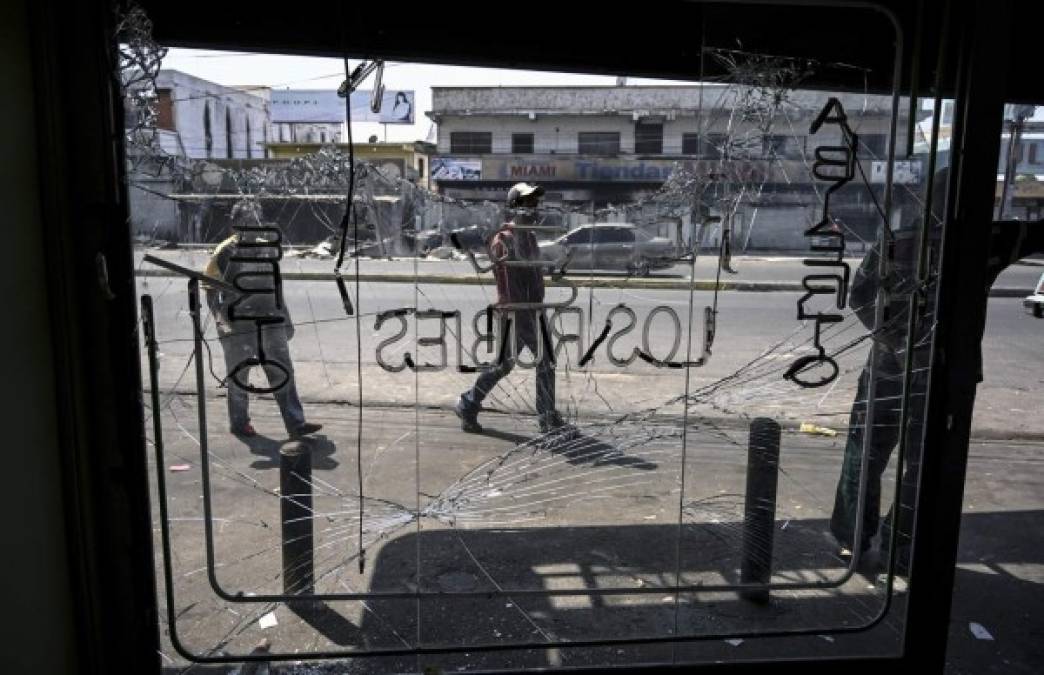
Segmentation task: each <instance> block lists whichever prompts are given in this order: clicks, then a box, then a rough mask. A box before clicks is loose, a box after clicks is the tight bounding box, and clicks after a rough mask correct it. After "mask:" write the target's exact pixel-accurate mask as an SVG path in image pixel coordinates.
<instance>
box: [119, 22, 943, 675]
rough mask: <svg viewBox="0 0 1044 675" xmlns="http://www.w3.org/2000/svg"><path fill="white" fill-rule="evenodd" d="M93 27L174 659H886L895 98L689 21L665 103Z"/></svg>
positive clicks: (905, 222)
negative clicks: (106, 82) (115, 104)
mask: <svg viewBox="0 0 1044 675" xmlns="http://www.w3.org/2000/svg"><path fill="white" fill-rule="evenodd" d="M869 16H871V17H873V18H868V21H871V22H872V23H873V25H874V26H884V25H887V24H884V23H882V21H881V19H880V17H879V16H878V15H876V14H874V15H869ZM122 28H123V29H122V32H121V39H122V40H123V43H122V44H121V55H122V57H123V58H122V60H121V71H120V74H121V76H122V82H123V84H124V88H125V92H126V99H125V100H126V110H127V115H126V119H127V129H126V153H127V163H128V181H129V188H130V192H131V198H132V219H131V220H132V226H133V228H134V232H135V236H136V243H137V250H136V253H135V254H136V256H137V261H138V263H139V264H138V287H139V291H140V294H141V296H142V321H143V323H144V328H145V330H144V331H143V333H144V335H145V336H146V339H145V340H144V342H143V349H142V363H143V367H144V368H145V370H146V371H147V372H149V373H150V375H151V376H152V377H151V378H150V381H149V382H148V383H147V384H146V389H145V391H144V396H143V400H144V401H145V402H146V405H147V406H148V408H149V409H148V411H147V413H148V415H147V416H148V417H149V420H148V427H147V428H148V429H149V437H150V452H151V453H152V455H153V456H152V457H151V458H150V459H152V460H153V461H154V473H153V476H152V478H153V484H154V486H155V488H154V489H155V491H156V494H155V499H156V500H157V507H159V506H162V509H161V508H157V509H156V510H155V512H154V513H155V517H156V519H157V520H156V527H157V532H158V535H157V542H156V545H157V560H158V561H160V562H159V564H158V567H157V582H158V584H159V586H160V588H161V590H162V591H163V594H162V597H163V601H164V603H166V604H167V605H168V606H167V607H165V611H167V612H168V613H166V614H165V629H166V630H165V639H166V640H167V647H168V650H167V651H165V656H167V657H168V658H170V659H171V661H172V662H174V663H177V664H183V665H185V666H187V665H188V662H189V661H208V660H209V661H212V662H213V661H216V662H229V663H232V662H237V661H239V660H243V659H246V660H253V661H275V662H279V661H298V660H304V659H310V658H311V659H317V660H324V659H334V658H352V659H354V660H356V662H357V664H358V666H359V667H360V668H370V669H374V670H375V671H376V670H384V669H388V668H393V669H397V670H411V669H412V670H423V669H425V668H428V667H439V668H450V667H452V668H463V669H480V668H500V667H514V668H521V667H547V666H567V665H591V664H600V663H610V662H611V663H650V662H670V661H684V662H689V661H691V662H703V661H712V660H721V659H727V658H750V654H746V653H744V652H743V651H742V646H743V645H744V643H750V642H755V643H757V642H761V643H763V646H759V647H758V648H757V649H758V654H764V655H765V656H766V657H771V656H773V655H782V654H784V653H785V654H786V655H788V656H795V655H801V656H816V655H820V654H825V653H826V652H827V649H828V646H829V643H831V642H835V641H836V642H838V643H840V644H841V646H843V647H844V649H845V651H846V653H851V654H856V653H867V652H873V653H878V654H880V653H894V652H896V651H897V650H898V649H899V641H900V635H901V634H902V626H903V622H904V609H903V605H904V602H905V593H906V586H905V575H906V572H905V568H904V565H905V564H906V562H907V558H906V557H905V556H907V555H908V551H909V537H910V536H911V534H912V532H911V524H910V523H911V520H910V515H911V509H912V504H911V501H910V499H911V495H912V494H913V491H914V490H915V488H916V478H917V476H916V467H917V464H918V458H919V455H920V452H919V446H920V440H921V419H922V418H923V415H922V411H923V404H924V387H925V382H926V377H925V376H926V371H927V368H928V365H929V363H928V354H929V350H930V344H931V338H932V327H933V325H934V314H933V311H934V310H933V307H934V283H933V282H934V278H935V265H936V264H937V261H938V256H937V254H936V253H935V252H934V251H935V249H936V248H937V245H938V239H939V237H938V233H939V231H940V228H939V227H938V224H939V222H940V220H939V219H940V217H941V213H942V212H941V208H942V204H943V203H944V198H945V195H944V194H943V190H942V186H943V185H944V182H943V180H942V178H943V177H944V176H945V157H938V158H935V159H932V158H933V157H934V155H933V152H934V148H935V146H936V143H934V142H930V141H925V142H923V143H922V142H921V141H920V140H918V141H917V142H915V143H913V144H908V143H907V139H906V138H905V134H906V129H907V128H908V125H907V122H908V116H909V115H910V114H914V115H915V116H916V117H917V119H916V120H915V121H914V122H915V126H914V128H915V129H917V130H919V131H921V132H924V133H927V135H929V136H932V133H931V129H932V120H933V119H934V117H933V109H932V106H931V103H932V102H931V101H924V102H920V103H927V104H928V105H914V106H910V105H909V102H908V101H906V100H904V99H901V98H898V97H896V96H892V95H887V94H882V93H871V92H868V91H865V90H863V91H846V92H830V91H821V90H813V89H811V88H808V87H807V82H808V81H809V79H810V78H812V77H813V76H816V77H824V78H827V75H829V74H830V73H834V72H838V73H843V74H844V75H845V77H848V78H849V79H851V78H852V73H855V74H856V75H855V77H856V79H858V78H859V77H860V76H861V75H862V74H864V73H865V71H863V70H861V68H860V66H859V65H858V64H836V63H821V62H818V61H814V60H810V59H807V58H802V57H799V56H786V55H774V54H772V55H770V54H761V53H756V52H752V51H747V50H745V49H744V48H743V45H742V44H741V42H740V41H739V40H738V37H736V36H733V34H732V33H731V32H730V31H729V30H728V28H727V27H725V26H722V27H720V28H721V31H720V32H719V33H716V35H717V37H716V38H715V39H713V40H710V39H708V40H705V45H706V47H705V48H704V52H703V56H702V60H703V63H704V68H705V71H706V73H707V75H706V76H702V75H703V74H702V73H698V74H696V75H695V76H694V77H695V79H694V81H692V82H670V83H667V82H658V81H649V80H640V79H632V80H628V79H627V78H619V79H617V80H616V81H615V83H614V81H613V80H612V78H605V77H602V76H593V75H563V74H553V73H534V72H523V71H493V70H488V69H478V68H464V67H456V68H449V69H447V67H443V66H439V67H437V68H436V67H434V66H427V65H424V64H410V63H385V62H383V61H363V62H360V61H358V60H356V59H348V58H345V59H318V58H316V59H306V58H303V57H295V58H290V57H279V56H274V55H264V54H252V53H242V52H235V53H231V52H229V53H223V52H214V51H210V52H204V51H194V50H179V49H171V50H167V49H165V48H163V47H162V46H160V45H157V44H155V43H154V42H153V41H152V39H151V32H150V25H149V23H148V19H147V17H146V16H145V15H144V14H143V13H141V12H140V11H138V10H132V11H131V12H130V13H128V14H127V15H126V18H125V20H124V23H123V26H122ZM882 48H884V47H882ZM889 48H890V47H889ZM446 72H452V78H450V77H449V76H447V75H446ZM244 73H250V79H251V82H250V83H249V84H244V78H245V77H246V76H245V75H244ZM827 79H829V78H827ZM446 81H453V82H455V83H456V84H455V85H454V86H435V85H438V84H439V83H442V82H446ZM489 83H495V84H497V85H508V86H497V87H490V86H488V84H489ZM382 86H383V87H384V89H383V95H382V94H380V93H379V94H378V95H373V93H372V92H373V90H374V89H376V90H377V91H378V92H381V91H382ZM638 122H640V124H636V123H638ZM642 125H646V126H648V125H656V126H657V127H658V128H660V129H662V147H661V148H660V150H661V152H660V153H655V154H654V155H649V154H647V153H643V154H641V156H638V154H637V152H636V151H637V150H638V149H639V148H636V147H635V143H636V138H635V132H636V129H638V128H639V127H640V126H642ZM925 130H927V131H925ZM371 132H372V135H371ZM519 133H526V134H530V135H531V138H532V145H531V147H530V146H529V145H528V144H527V147H526V148H525V152H522V153H515V152H514V150H513V146H512V143H513V140H512V139H513V135H517V134H519ZM382 134H383V135H384V138H385V139H386V138H387V136H388V135H390V136H391V137H392V139H393V140H391V141H387V140H378V138H380V137H381V135H382ZM592 134H594V135H597V136H598V137H599V138H602V137H606V136H608V135H611V136H612V138H613V145H614V148H613V152H611V153H607V152H606V151H605V149H604V148H603V147H601V146H600V147H599V148H597V149H595V150H592V149H591V148H589V147H587V145H585V141H584V139H585V138H587V139H589V138H590V137H591V135H592ZM922 135H923V133H922ZM421 138H424V139H425V140H418V139H421ZM364 139H365V142H364ZM639 140H640V139H639ZM907 145H912V147H913V150H914V152H913V153H908V152H907ZM646 149H647V148H646ZM929 167H933V168H934V173H930V172H929ZM926 204H931V205H932V207H933V208H932V209H926V208H925V205H926ZM926 211H928V213H927V214H926ZM882 252H884V254H883V255H882ZM153 416H156V417H155V419H153ZM897 465H902V466H904V467H905V470H904V471H897V469H896V466H897ZM897 476H899V478H897ZM896 499H898V502H897V503H896V505H895V506H893V501H894V500H896ZM893 525H894V526H893ZM893 532H894V535H893ZM893 544H894V545H893ZM879 617H883V618H884V621H878V619H879ZM770 635H771V636H785V637H786V644H785V646H782V647H781V646H779V645H780V644H782V643H778V642H771V641H767V640H765V637H764V636H770ZM638 643H640V644H638ZM781 650H782V651H781ZM321 667H322V666H315V668H317V669H318V668H321ZM308 668H311V666H308V667H305V666H286V669H287V670H286V672H319V671H318V670H314V671H313V670H308Z"/></svg>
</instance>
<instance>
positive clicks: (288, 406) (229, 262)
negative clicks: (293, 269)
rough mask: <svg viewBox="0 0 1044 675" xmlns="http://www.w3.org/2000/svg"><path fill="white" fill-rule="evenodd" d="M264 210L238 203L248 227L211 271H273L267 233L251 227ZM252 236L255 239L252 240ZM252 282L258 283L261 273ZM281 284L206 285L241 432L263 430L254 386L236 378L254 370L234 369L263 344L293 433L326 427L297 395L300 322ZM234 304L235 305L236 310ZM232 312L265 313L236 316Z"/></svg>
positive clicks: (227, 276) (228, 243) (223, 248)
mask: <svg viewBox="0 0 1044 675" xmlns="http://www.w3.org/2000/svg"><path fill="white" fill-rule="evenodd" d="M258 216H259V214H258V213H257V207H256V205H251V204H248V205H247V206H246V207H241V206H239V205H237V207H236V209H235V210H233V215H232V219H233V223H236V224H240V225H245V226H246V227H245V228H240V230H239V231H237V232H236V233H235V234H233V235H232V236H231V237H229V238H228V239H226V240H224V241H223V242H221V244H219V245H218V247H217V249H216V250H215V251H214V254H213V256H211V258H210V261H209V263H208V264H207V267H206V274H207V276H212V277H216V278H218V279H221V280H223V281H227V282H229V283H231V282H232V281H233V280H234V279H235V278H236V275H238V274H241V273H244V272H246V273H252V274H255V275H259V274H264V273H265V272H266V271H268V272H271V264H270V263H266V262H263V261H265V260H271V258H270V257H267V258H266V257H265V254H264V250H265V247H264V246H263V244H264V239H263V238H262V236H261V235H260V234H258V233H254V232H251V231H250V230H249V229H246V228H249V227H250V226H251V225H253V226H255V227H259V224H260V221H259V217H258ZM248 239H249V240H250V241H247V240H248ZM241 244H243V245H241ZM244 258H246V259H247V260H244ZM250 258H255V259H257V260H258V262H256V263H255V262H251V261H250V260H249V259H250ZM251 283H252V285H257V279H256V277H255V278H254V281H252V282H251ZM275 289H276V290H275V293H256V294H253V293H252V294H243V293H235V292H231V291H223V290H220V289H215V288H209V287H208V288H207V289H206V296H207V306H208V307H209V308H210V312H211V314H212V315H213V317H214V323H215V325H216V326H217V332H218V340H219V341H220V342H221V348H222V351H223V352H224V353H225V368H226V373H227V376H226V379H225V383H226V384H227V385H228V421H229V427H230V431H231V432H232V433H233V434H236V435H237V436H244V437H251V436H256V435H257V431H256V430H255V429H254V427H253V425H251V423H250V415H249V414H248V407H249V396H248V392H247V391H246V390H245V389H243V388H242V387H240V386H239V384H238V383H237V381H236V379H237V377H238V378H239V380H240V381H243V382H246V381H247V380H246V378H247V375H248V373H247V372H246V369H244V370H243V371H241V372H240V373H239V374H238V375H236V376H235V377H234V376H233V375H234V373H235V372H236V368H237V367H238V366H239V365H240V364H241V363H243V362H244V361H247V360H248V359H255V360H256V359H258V358H259V356H260V351H261V350H263V352H264V357H265V361H266V364H265V365H262V367H263V368H264V370H265V375H266V376H267V378H268V383H269V388H274V389H275V390H274V391H273V392H272V395H273V396H274V397H275V400H276V402H277V403H278V404H279V412H280V414H281V415H282V417H283V424H284V425H285V426H286V430H287V433H288V434H289V435H290V437H291V438H299V437H301V436H304V435H306V434H311V433H315V432H316V431H319V430H320V429H322V425H321V424H315V423H313V422H307V421H305V416H304V409H303V408H302V406H301V399H300V398H299V397H298V395H297V384H296V382H295V381H294V366H293V362H292V361H291V359H290V346H289V344H288V341H289V340H290V339H291V338H292V337H293V335H294V324H293V322H292V321H291V320H290V312H289V311H288V310H287V308H286V303H285V302H282V289H281V288H279V287H278V286H275ZM277 294H278V295H277ZM237 301H238V302H237ZM233 306H235V310H234V312H230V310H231V309H232V308H233ZM232 314H239V315H242V316H250V317H262V319H261V320H260V321H257V320H255V319H252V318H251V319H246V318H237V319H233V318H232V316H231V315H232ZM259 326H260V331H259V330H258V327H259ZM259 341H260V344H259ZM273 362H274V364H273Z"/></svg>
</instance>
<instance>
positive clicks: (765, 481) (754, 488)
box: [739, 417, 780, 604]
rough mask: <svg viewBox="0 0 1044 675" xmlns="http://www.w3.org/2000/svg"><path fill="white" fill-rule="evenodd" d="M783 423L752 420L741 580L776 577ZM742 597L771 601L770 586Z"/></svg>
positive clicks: (752, 581)
mask: <svg viewBox="0 0 1044 675" xmlns="http://www.w3.org/2000/svg"><path fill="white" fill-rule="evenodd" d="M779 443H780V426H779V424H778V423H777V422H776V421H775V420H771V419H768V418H766V417H758V418H756V419H754V420H752V421H751V423H750V442H749V445H748V448H747V494H746V500H745V503H744V507H743V558H742V561H741V563H740V583H743V584H767V583H768V582H769V579H770V578H771V577H772V539H773V534H774V532H775V520H776V485H777V482H778V478H779ZM739 595H740V597H741V598H744V599H745V600H750V601H751V602H756V603H759V604H764V603H767V602H768V600H769V592H768V590H767V589H745V590H741V591H740V592H739Z"/></svg>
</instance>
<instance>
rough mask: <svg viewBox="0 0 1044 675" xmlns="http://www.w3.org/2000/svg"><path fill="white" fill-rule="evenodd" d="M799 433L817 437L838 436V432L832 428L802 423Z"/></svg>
mask: <svg viewBox="0 0 1044 675" xmlns="http://www.w3.org/2000/svg"><path fill="white" fill-rule="evenodd" d="M798 431H799V432H801V433H803V434H814V435H817V436H837V431H836V430H834V429H831V428H830V427H821V426H819V425H816V424H812V423H811V422H802V423H801V426H800V427H799V428H798Z"/></svg>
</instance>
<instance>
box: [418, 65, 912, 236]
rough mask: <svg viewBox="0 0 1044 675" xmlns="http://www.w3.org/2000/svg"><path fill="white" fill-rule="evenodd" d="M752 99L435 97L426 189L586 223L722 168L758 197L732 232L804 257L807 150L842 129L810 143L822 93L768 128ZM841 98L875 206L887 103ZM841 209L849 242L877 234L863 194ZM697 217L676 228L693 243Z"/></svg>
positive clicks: (695, 92)
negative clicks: (517, 196) (674, 181)
mask: <svg viewBox="0 0 1044 675" xmlns="http://www.w3.org/2000/svg"><path fill="white" fill-rule="evenodd" d="M753 93H756V92H753ZM751 97H752V90H750V89H745V88H743V87H737V86H725V85H718V84H708V85H695V86H625V85H624V86H621V85H617V86H585V87H436V88H433V90H432V111H431V112H430V113H428V115H429V117H430V118H431V119H432V120H433V121H434V122H436V123H437V124H438V143H437V156H436V157H435V159H434V160H433V163H432V171H431V177H432V181H433V183H434V184H435V185H436V186H437V188H438V190H439V191H441V192H443V193H445V194H446V195H447V196H450V197H455V198H459V199H470V200H483V199H490V200H502V199H503V197H504V195H505V193H506V190H507V189H508V188H509V187H510V186H511V185H512V184H514V183H516V182H518V181H520V180H526V181H530V182H536V183H540V184H542V185H543V186H544V187H545V190H546V195H547V197H546V202H547V203H548V204H551V205H557V206H560V207H562V208H563V209H566V210H572V211H581V212H582V211H584V210H585V209H588V210H590V211H591V212H592V213H593V214H594V213H596V212H597V210H599V209H603V208H605V207H607V206H611V205H620V204H627V203H633V202H637V201H639V200H642V199H643V198H646V197H649V196H650V195H652V194H653V193H655V192H656V191H657V190H658V189H659V188H660V187H661V185H663V183H664V181H665V180H666V179H667V178H668V176H670V174H671V172H672V171H673V170H674V168H675V167H677V166H683V167H687V168H689V169H691V170H693V171H695V172H697V173H699V172H705V173H706V172H711V173H713V172H714V171H715V170H716V167H720V166H722V163H723V160H725V161H727V162H728V164H729V169H728V172H729V174H730V175H732V176H743V178H742V182H743V183H744V184H746V185H748V186H756V187H757V195H756V196H750V197H748V198H745V199H744V200H743V205H742V207H741V209H740V210H739V211H738V212H737V213H736V214H735V215H734V219H733V223H732V225H733V232H734V236H737V235H738V236H739V238H740V241H741V242H742V243H743V244H744V245H745V248H752V249H757V248H763V249H768V248H775V249H781V248H782V249H804V248H807V245H808V244H807V241H806V240H805V238H804V237H803V229H804V228H802V227H799V226H796V225H795V224H799V225H800V224H807V223H810V222H815V220H813V219H818V215H817V214H816V209H817V208H818V205H819V198H818V196H817V194H818V193H817V189H818V190H822V186H818V187H817V186H816V185H814V184H813V181H812V179H811V176H810V167H811V163H812V156H813V151H814V148H815V147H816V146H820V145H824V144H826V145H837V144H838V143H839V142H840V135H839V131H838V130H837V128H836V127H835V126H831V125H826V126H824V127H823V128H822V129H821V130H820V131H819V133H817V134H816V135H815V136H814V137H811V136H809V126H810V124H811V122H812V120H813V118H814V117H815V115H816V114H817V113H818V112H819V109H820V108H821V107H822V105H823V102H824V100H825V98H824V95H823V94H822V93H819V92H816V93H813V92H804V91H789V92H787V99H786V101H784V102H783V104H782V105H780V106H778V108H777V109H776V112H775V114H774V115H773V118H772V121H771V124H764V122H763V121H761V120H750V119H744V118H745V117H749V115H745V114H744V112H749V111H750V110H751V102H752V98H751ZM838 98H839V99H840V100H841V103H842V105H843V106H844V108H845V110H846V112H847V113H848V116H849V122H850V124H851V126H852V127H853V128H856V129H858V133H859V139H860V156H861V157H862V158H863V160H862V161H863V168H864V172H865V174H866V175H867V177H868V180H869V182H871V183H876V184H877V186H876V187H875V188H874V189H875V190H876V191H877V193H878V195H877V196H878V199H880V196H879V193H880V192H882V191H883V190H882V189H881V188H882V186H883V183H884V178H885V173H886V172H885V167H886V160H887V156H888V145H889V134H890V126H891V114H892V99H891V98H890V97H887V96H863V95H861V94H860V95H855V94H851V95H839V96H838ZM900 110H901V111H903V112H902V113H901V119H900V123H899V125H898V128H899V129H900V130H901V129H903V128H904V124H903V121H902V119H905V118H904V117H903V116H904V115H905V114H906V110H905V107H904V106H902V105H900ZM919 169H920V162H918V161H914V162H910V161H907V162H906V163H905V164H902V165H900V166H897V176H896V179H895V182H897V183H905V184H915V183H919V182H920V180H921V176H920V173H919ZM742 187H743V186H736V188H737V189H741V188H742ZM849 197H850V198H848V199H844V200H839V202H841V203H839V209H837V210H836V211H835V215H836V216H837V217H838V218H842V219H843V220H844V221H845V223H846V225H847V226H849V227H851V228H852V230H853V232H854V233H857V235H858V236H857V237H854V238H853V239H855V240H858V239H859V238H860V237H863V238H866V237H870V238H872V236H873V232H874V231H875V229H876V227H877V226H878V225H879V224H880V219H879V216H878V215H877V211H876V209H875V206H874V204H873V200H872V199H871V198H870V196H869V195H868V194H867V191H866V190H852V191H851V194H850V195H849ZM693 218H694V217H684V218H683V220H686V221H688V222H685V223H682V224H681V230H685V231H687V232H688V233H689V234H690V235H691V233H692V229H693V223H692V220H693Z"/></svg>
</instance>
